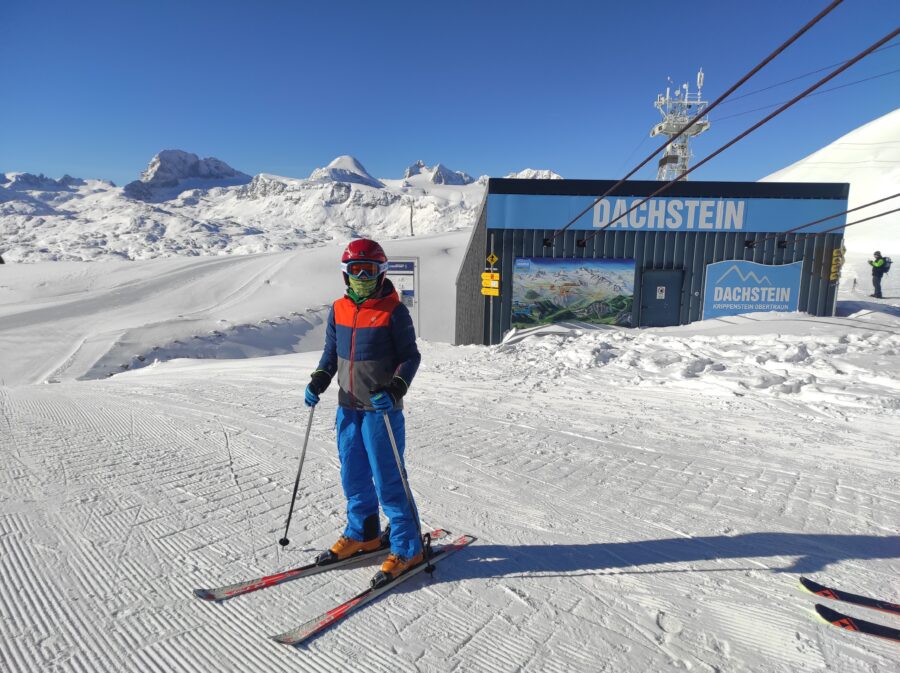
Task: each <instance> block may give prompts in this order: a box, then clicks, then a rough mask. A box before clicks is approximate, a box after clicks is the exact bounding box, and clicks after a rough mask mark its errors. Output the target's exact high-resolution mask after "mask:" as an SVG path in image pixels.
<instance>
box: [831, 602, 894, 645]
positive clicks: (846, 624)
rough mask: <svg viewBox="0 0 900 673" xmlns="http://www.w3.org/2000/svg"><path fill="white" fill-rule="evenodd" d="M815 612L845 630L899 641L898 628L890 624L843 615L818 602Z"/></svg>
mask: <svg viewBox="0 0 900 673" xmlns="http://www.w3.org/2000/svg"><path fill="white" fill-rule="evenodd" d="M816 612H817V613H819V616H820V617H821V618H822V619H824V620H825V621H826V622H828V623H829V624H832V625H834V626H837V627H838V628H841V629H846V630H847V631H858V632H859V633H867V634H869V635H870V636H877V637H878V638H884V639H885V640H890V641H893V642H895V643H900V629H894V628H891V627H890V626H884V625H883V624H876V623H875V622H867V621H865V620H863V619H857V618H856V617H850V616H849V615H845V614H843V613H841V612H838V611H837V610H832V609H831V608H827V607H825V606H824V605H821V604H819V603H817V604H816Z"/></svg>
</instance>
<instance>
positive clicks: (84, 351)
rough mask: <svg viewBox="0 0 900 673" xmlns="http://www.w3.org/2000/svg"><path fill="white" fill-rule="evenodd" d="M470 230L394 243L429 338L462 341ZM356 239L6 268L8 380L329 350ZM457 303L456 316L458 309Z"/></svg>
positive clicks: (390, 248)
mask: <svg viewBox="0 0 900 673" xmlns="http://www.w3.org/2000/svg"><path fill="white" fill-rule="evenodd" d="M468 239H469V233H468V232H456V233H450V234H442V235H436V236H421V237H416V238H414V239H406V240H387V241H385V242H384V248H385V250H386V251H387V254H388V255H389V256H391V257H416V258H418V259H419V264H420V265H421V268H422V272H421V273H420V279H419V287H417V289H416V290H417V293H418V296H420V297H425V298H426V299H425V300H423V301H420V303H419V306H418V312H419V316H420V320H421V324H420V326H419V332H418V333H419V335H420V336H422V337H423V338H425V339H429V340H434V341H445V342H449V341H452V340H453V329H454V322H453V320H454V317H453V309H452V307H453V306H454V305H455V292H454V285H453V283H454V282H455V280H456V273H457V270H458V268H459V264H460V260H461V259H462V255H463V252H464V250H465V247H466V245H467V243H468ZM345 245H346V242H345V241H341V242H339V243H331V244H327V245H324V246H322V247H317V248H306V249H300V250H295V251H294V252H286V253H274V254H262V255H229V256H222V257H199V258H174V259H159V260H150V261H145V262H110V263H106V264H90V263H77V262H52V263H50V262H42V263H36V264H15V265H12V264H7V265H4V266H2V267H0V271H2V273H0V382H2V383H5V384H18V383H42V382H58V381H65V380H71V379H94V378H102V377H106V376H109V375H111V374H118V373H120V372H122V371H125V370H128V369H137V368H141V367H146V366H148V365H151V364H153V363H154V362H156V361H166V360H171V359H174V358H179V357H193V358H236V357H257V356H261V355H274V354H282V353H293V352H302V351H310V350H320V349H321V347H322V343H323V341H324V321H325V320H327V318H328V307H329V306H330V304H331V302H332V301H333V300H334V299H335V298H337V297H338V296H340V294H341V293H342V291H343V287H344V285H343V280H342V276H341V271H340V257H341V252H342V250H343V248H344V246H345ZM448 307H450V308H449V310H448Z"/></svg>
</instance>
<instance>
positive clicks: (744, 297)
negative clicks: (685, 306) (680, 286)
mask: <svg viewBox="0 0 900 673" xmlns="http://www.w3.org/2000/svg"><path fill="white" fill-rule="evenodd" d="M802 268H803V262H795V263H794V264H782V265H769V264H756V263H754V262H738V261H732V262H717V263H715V264H707V265H706V283H705V284H704V290H703V318H704V319H707V318H717V317H719V316H723V315H738V314H739V313H753V312H756V311H796V310H797V307H798V305H799V300H800V297H799V295H800V270H801V269H802Z"/></svg>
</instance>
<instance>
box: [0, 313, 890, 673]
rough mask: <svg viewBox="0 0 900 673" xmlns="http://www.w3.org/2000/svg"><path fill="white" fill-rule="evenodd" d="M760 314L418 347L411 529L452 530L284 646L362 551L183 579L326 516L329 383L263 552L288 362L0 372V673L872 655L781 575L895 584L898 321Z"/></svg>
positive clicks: (296, 387) (282, 464) (287, 443)
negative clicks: (319, 565)
mask: <svg viewBox="0 0 900 673" xmlns="http://www.w3.org/2000/svg"><path fill="white" fill-rule="evenodd" d="M761 318H762V319H763V320H762V321H761ZM764 318H765V317H764V316H755V317H749V318H746V319H730V320H723V321H718V325H717V326H716V328H715V330H712V333H711V330H708V329H684V328H681V329H678V330H668V331H665V332H662V333H660V332H654V331H650V330H648V331H645V332H620V331H609V332H590V333H587V334H584V335H566V336H544V337H532V338H530V339H526V340H524V341H522V342H519V343H515V344H508V345H506V346H503V347H498V348H493V349H487V348H480V347H478V348H476V347H466V348H454V347H450V346H446V345H439V344H429V343H423V344H422V350H423V356H424V359H423V367H422V370H421V373H420V375H419V377H418V378H417V380H416V382H415V385H414V386H413V388H412V391H411V392H410V397H409V404H408V426H407V432H408V437H409V449H408V451H409V453H408V461H409V473H410V479H411V481H412V485H413V488H414V491H415V494H416V497H417V500H418V504H419V507H420V508H421V511H422V513H423V518H424V521H425V523H426V525H428V526H445V527H449V528H451V529H452V530H454V531H458V532H471V533H473V534H475V535H477V536H478V537H479V541H478V542H477V543H476V545H475V546H473V547H472V548H470V549H469V550H466V551H465V552H462V553H460V554H459V555H458V556H456V557H455V558H454V559H453V561H452V562H448V563H446V564H443V565H442V566H441V567H440V569H439V570H438V573H437V575H436V576H435V578H434V580H431V581H429V580H427V579H425V578H422V579H417V580H413V581H412V582H411V583H410V584H409V585H407V586H406V587H404V588H403V589H402V590H399V591H398V592H396V593H395V594H391V595H389V596H388V597H386V598H384V599H383V600H381V601H379V602H377V603H375V604H373V605H370V606H368V607H366V608H365V609H364V610H363V611H362V612H361V613H359V614H357V615H356V616H354V617H351V618H350V619H349V620H348V621H346V622H345V623H344V624H342V625H341V626H339V627H338V628H336V629H333V630H331V631H329V632H327V633H326V634H324V635H322V636H321V637H320V638H318V639H317V640H314V641H313V642H312V643H311V644H310V645H309V646H308V648H306V649H301V650H293V649H289V648H285V647H284V646H280V645H277V644H275V643H274V642H272V641H271V640H268V639H267V636H268V635H271V634H274V633H277V632H279V631H281V630H283V629H285V628H288V627H290V626H292V625H296V624H299V623H301V622H303V621H305V620H306V619H309V618H311V617H313V616H315V615H316V614H318V613H319V612H321V611H323V610H324V609H326V608H329V607H331V606H332V605H333V604H334V602H335V601H337V600H339V599H344V598H347V597H349V596H350V595H352V594H353V593H355V592H356V591H357V590H358V589H359V588H360V587H361V586H363V585H364V584H365V583H366V582H367V579H368V577H369V576H370V575H371V574H372V573H373V572H374V570H373V568H372V567H368V568H362V569H356V570H351V571H347V572H336V573H330V574H324V575H319V576H316V577H311V578H307V579H302V580H297V581H294V582H291V583H288V584H285V585H282V586H280V587H277V588H272V589H269V590H265V591H262V592H259V593H257V594H253V595H249V596H246V597H242V598H239V599H235V600H233V601H231V602H229V603H226V604H222V605H212V604H206V603H202V602H201V601H199V600H197V599H196V598H194V597H193V595H192V593H191V591H192V589H193V588H196V587H200V586H209V585H211V584H219V583H227V582H232V581H237V580H241V579H245V578H248V577H252V576H255V575H258V574H262V573H267V572H272V571H274V570H276V569H281V568H287V567H290V566H293V565H297V564H299V563H301V562H303V561H304V560H306V559H308V558H309V557H310V556H311V555H312V554H314V553H315V551H316V550H318V549H321V548H324V547H326V546H327V545H329V544H330V543H331V542H332V541H333V538H334V537H335V535H336V534H337V532H338V531H339V528H340V526H341V521H342V512H343V507H344V505H343V498H342V496H341V494H340V489H339V486H338V461H337V456H336V451H335V448H334V435H333V428H332V425H333V424H332V420H331V419H332V417H333V413H334V409H335V397H334V391H333V390H332V391H329V393H328V394H327V395H326V396H325V400H324V401H323V403H322V404H321V405H320V407H319V408H318V410H317V413H316V416H315V419H314V424H313V433H312V439H311V446H310V449H309V453H308V455H307V462H306V466H305V468H304V473H303V477H302V480H301V488H300V495H299V498H298V501H297V506H296V514H295V518H294V523H293V525H292V530H291V535H290V537H291V539H292V540H293V544H292V545H291V546H290V547H289V548H288V549H287V550H286V551H282V550H281V548H280V547H279V546H278V544H277V540H278V538H279V537H280V536H281V533H282V526H283V522H284V516H285V514H286V509H287V506H288V502H289V501H290V491H291V487H292V484H293V476H294V473H295V470H296V461H297V457H298V453H299V445H300V442H301V441H302V433H303V428H304V423H305V420H306V412H305V410H304V408H303V406H302V386H303V382H304V380H305V375H306V373H307V372H309V371H310V370H311V369H312V368H313V367H314V366H315V362H316V357H315V355H314V354H312V353H306V354H295V355H286V356H277V357H270V358H262V359H251V360H243V361H223V362H209V361H207V362H197V361H187V360H181V361H175V362H172V363H168V364H165V365H158V366H156V367H151V368H147V369H143V370H140V371H138V372H134V373H128V374H124V375H121V376H117V377H114V378H112V379H107V380H102V381H90V382H70V383H61V384H57V385H50V386H21V387H14V388H10V387H5V388H2V389H0V391H2V394H0V408H2V414H0V423H2V424H3V435H2V436H3V438H4V439H3V444H4V446H3V451H2V452H0V463H2V470H0V474H2V477H0V619H2V622H3V624H4V628H3V630H2V632H0V666H2V668H3V669H4V670H10V671H16V672H17V673H19V672H22V673H25V672H32V671H34V672H37V671H47V670H57V671H115V672H119V671H126V670H127V671H147V672H149V671H163V670H165V671H201V670H202V671H244V672H248V671H266V672H273V671H296V670H304V671H332V670H338V669H346V668H353V670H357V671H519V670H526V671H597V670H611V671H636V672H637V671H661V670H704V671H707V670H708V671H711V670H719V671H748V670H753V671H763V672H766V671H773V672H774V671H821V670H830V671H840V672H844V671H850V670H852V671H866V672H872V673H874V672H875V671H888V670H894V669H893V667H894V666H895V664H896V654H897V652H896V646H895V645H891V644H889V643H882V642H879V641H876V640H874V639H866V638H865V637H862V636H858V635H855V634H848V633H842V632H840V631H838V630H837V629H834V628H832V627H830V626H827V625H824V624H820V623H817V622H816V621H814V619H813V618H812V614H811V607H812V605H813V603H814V600H813V598H812V597H811V596H809V595H804V594H803V593H801V592H800V591H799V590H798V588H797V581H796V580H797V576H798V574H799V573H805V574H809V575H812V576H814V577H818V578H820V579H826V580H828V581H833V582H835V583H837V584H839V585H840V586H843V587H846V588H849V589H852V590H856V591H860V592H863V593H868V594H872V595H875V596H879V597H883V598H887V599H892V600H896V599H897V598H898V593H900V592H898V589H900V587H898V584H897V582H896V577H897V575H898V572H900V531H898V521H900V517H898V514H900V501H898V498H897V495H896V494H897V492H898V487H900V480H898V475H897V469H896V465H897V459H898V453H897V445H896V443H895V442H892V441H890V439H889V438H891V437H896V436H898V433H900V415H898V413H897V405H896V402H897V392H898V389H900V368H898V358H897V352H898V349H900V335H898V332H900V319H897V318H892V317H890V316H886V315H885V314H872V313H870V312H864V313H862V314H860V315H857V316H855V317H852V318H846V319H834V320H829V321H817V320H812V319H807V318H803V317H795V318H787V319H784V320H772V321H765V320H764ZM792 332H794V333H796V334H795V335H793V336H792V335H791V334H790V333H792ZM807 332H811V334H806V333H807ZM801 334H803V335H802V336H801ZM855 612H856V613H859V614H860V615H861V616H865V617H868V618H872V619H878V618H879V617H878V615H877V614H866V613H865V612H864V611H861V610H857V611H855ZM881 619H882V620H889V618H888V617H882V618H881Z"/></svg>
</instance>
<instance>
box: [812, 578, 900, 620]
mask: <svg viewBox="0 0 900 673" xmlns="http://www.w3.org/2000/svg"><path fill="white" fill-rule="evenodd" d="M800 584H801V585H802V586H803V588H804V589H806V590H807V591H809V592H810V593H813V594H815V595H816V596H821V597H822V598H830V599H832V600H835V601H842V602H844V603H852V604H853V605H859V606H861V607H864V608H871V609H872V610H881V611H882V612H887V613H889V614H892V615H900V605H898V604H897V603H888V602H887V601H879V600H877V599H875V598H869V597H868V596H860V595H859V594H851V593H848V592H846V591H841V590H839V589H834V588H832V587H826V586H825V585H824V584H819V583H818V582H814V581H812V580H811V579H809V578H807V577H801V578H800Z"/></svg>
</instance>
